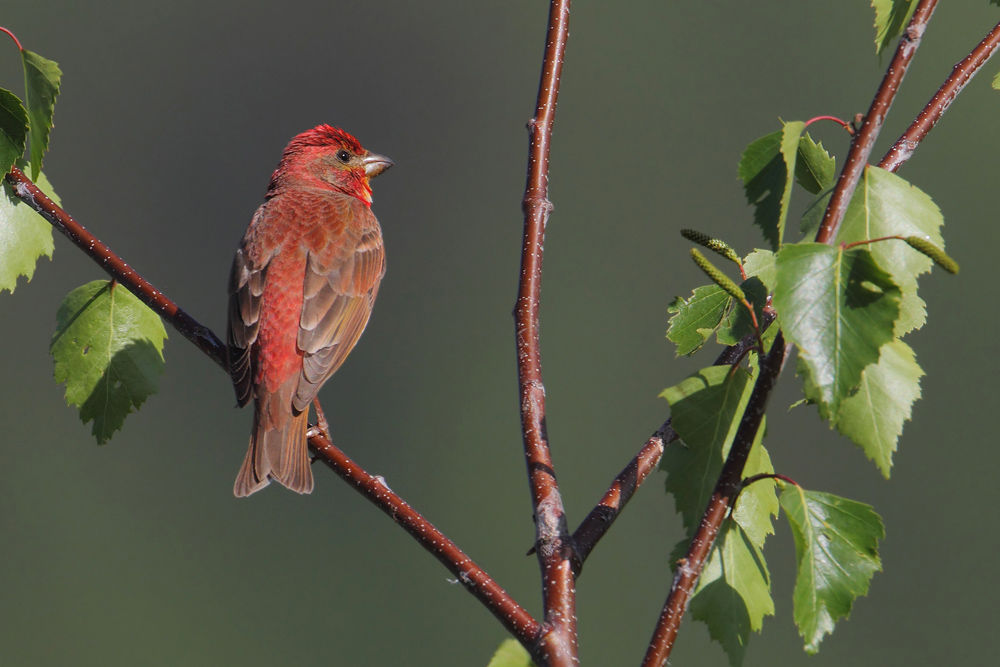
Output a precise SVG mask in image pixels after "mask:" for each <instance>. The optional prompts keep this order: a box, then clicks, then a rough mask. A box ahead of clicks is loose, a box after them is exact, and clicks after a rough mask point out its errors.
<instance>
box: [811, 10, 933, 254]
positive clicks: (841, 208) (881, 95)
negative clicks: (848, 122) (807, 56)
mask: <svg viewBox="0 0 1000 667" xmlns="http://www.w3.org/2000/svg"><path fill="white" fill-rule="evenodd" d="M936 6H937V0H920V4H919V5H917V9H916V10H915V11H914V12H913V18H912V19H910V24H909V25H908V26H907V27H906V30H905V31H904V32H903V36H902V37H901V38H900V40H899V46H898V47H896V53H895V54H894V55H893V56H892V62H890V63H889V69H888V70H886V73H885V76H884V77H883V78H882V84H881V85H880V86H879V88H878V91H877V92H876V93H875V98H874V99H873V100H872V105H871V108H869V109H868V115H866V116H865V120H864V123H862V125H861V129H860V130H859V131H858V132H857V133H856V134H855V135H854V138H853V139H852V140H851V149H850V151H848V153H847V161H846V162H845V163H844V169H843V171H841V172H840V178H839V180H838V181H837V185H836V187H835V188H834V189H833V195H832V196H831V197H830V203H829V204H828V205H827V207H826V213H824V214H823V222H822V223H821V224H820V227H819V232H818V233H817V234H816V242H817V243H826V244H830V243H832V242H833V239H835V238H837V231H838V230H839V229H840V223H841V221H842V220H843V219H844V214H845V213H846V212H847V205H848V204H849V203H850V201H851V196H852V195H853V194H854V190H855V189H856V188H857V187H858V181H859V180H861V174H862V173H864V170H865V167H866V166H867V165H868V157H869V156H870V155H871V152H872V147H874V145H875V140H876V139H877V138H878V133H879V131H880V130H881V129H882V123H883V121H884V120H885V116H886V114H887V113H889V107H890V106H892V101H893V99H895V97H896V92H897V91H898V90H899V85H900V84H901V83H902V81H903V76H905V75H906V69H907V68H908V67H909V66H910V62H911V61H912V60H913V56H914V54H915V53H916V52H917V47H918V46H920V39H921V38H922V37H923V35H924V30H925V29H926V28H927V22H928V21H930V19H931V14H933V13H934V8H935V7H936Z"/></svg>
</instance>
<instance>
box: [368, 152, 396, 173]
mask: <svg viewBox="0 0 1000 667" xmlns="http://www.w3.org/2000/svg"><path fill="white" fill-rule="evenodd" d="M361 164H363V165H364V167H365V176H367V177H368V178H375V177H376V176H378V175H379V174H381V173H382V172H383V171H385V170H386V169H388V168H389V167H391V166H392V165H393V164H395V163H394V162H393V161H392V160H390V159H389V158H387V157H385V156H384V155H376V154H375V153H369V154H368V155H366V156H365V158H364V159H363V160H362V161H361Z"/></svg>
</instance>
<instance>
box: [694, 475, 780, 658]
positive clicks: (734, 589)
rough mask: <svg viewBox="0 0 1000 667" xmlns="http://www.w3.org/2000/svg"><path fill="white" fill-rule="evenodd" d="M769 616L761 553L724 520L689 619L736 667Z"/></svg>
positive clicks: (767, 578)
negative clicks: (700, 625)
mask: <svg viewBox="0 0 1000 667" xmlns="http://www.w3.org/2000/svg"><path fill="white" fill-rule="evenodd" d="M772 495H774V494H773V492H772ZM776 503H777V501H776ZM773 615H774V601H773V600H772V599H771V578H770V575H769V574H768V571H767V563H766V562H765V561H764V554H763V553H762V552H761V550H760V548H759V547H758V546H757V545H756V544H754V542H753V540H751V539H750V538H749V536H748V535H747V534H746V532H744V531H743V529H742V528H740V526H739V525H738V524H736V523H733V522H732V521H726V522H725V523H724V524H723V526H722V529H721V530H720V531H719V536H718V538H716V541H715V545H714V546H713V548H712V553H711V555H710V556H709V558H708V562H706V563H705V569H704V570H703V571H702V575H701V578H700V579H699V580H698V588H697V589H696V590H695V592H694V595H693V596H692V598H691V616H692V617H693V618H694V619H695V620H698V621H702V622H703V623H705V624H706V625H708V631H709V634H710V635H711V636H712V639H714V640H715V641H717V642H719V643H720V644H721V645H722V648H723V650H725V652H726V654H727V655H728V656H729V663H730V664H731V665H733V667H739V665H741V664H742V663H743V656H744V654H745V653H746V647H747V643H748V642H749V640H750V631H751V630H753V631H755V632H760V630H761V627H763V625H764V617H765V616H773Z"/></svg>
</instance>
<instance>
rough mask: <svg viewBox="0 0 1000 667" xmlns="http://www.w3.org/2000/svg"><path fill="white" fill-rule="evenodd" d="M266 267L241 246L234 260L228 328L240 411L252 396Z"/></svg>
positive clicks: (259, 212)
mask: <svg viewBox="0 0 1000 667" xmlns="http://www.w3.org/2000/svg"><path fill="white" fill-rule="evenodd" d="M264 212H265V208H264V206H261V207H260V208H259V209H257V212H256V213H255V214H254V219H253V222H251V223H250V225H251V227H253V226H254V225H256V224H257V222H258V219H259V218H260V217H261V216H263V215H264V214H265V213H264ZM266 277H267V264H266V263H264V264H260V265H256V266H255V265H254V262H253V261H252V260H251V258H250V257H248V256H247V255H246V254H245V253H244V250H243V247H242V246H241V247H240V249H239V250H237V251H236V257H235V258H233V269H232V272H231V273H230V274H229V324H228V327H227V331H226V341H227V343H228V350H227V353H228V354H227V356H228V359H229V374H230V375H231V376H232V379H233V386H234V387H235V389H236V400H237V402H238V403H239V405H240V407H243V406H244V405H246V404H247V403H248V402H249V401H250V399H251V398H252V396H253V393H252V382H253V368H252V363H251V350H252V348H253V344H254V342H256V340H257V331H258V329H259V328H260V307H261V296H262V295H263V294H264V280H265V278H266Z"/></svg>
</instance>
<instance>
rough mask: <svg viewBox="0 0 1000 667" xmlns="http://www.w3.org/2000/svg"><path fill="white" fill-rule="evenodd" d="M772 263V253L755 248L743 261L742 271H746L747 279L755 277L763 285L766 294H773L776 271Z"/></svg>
mask: <svg viewBox="0 0 1000 667" xmlns="http://www.w3.org/2000/svg"><path fill="white" fill-rule="evenodd" d="M774 262H775V260H774V253H773V252H771V251H770V250H761V249H760V248H756V249H755V250H754V251H753V252H752V253H750V254H749V255H747V256H746V259H744V260H743V270H744V271H746V274H747V277H748V278H749V277H750V276H756V277H757V278H759V279H760V281H761V282H762V283H764V286H765V287H766V288H767V291H768V292H773V291H774V283H775V281H776V279H777V277H778V269H777V267H776V265H775V263H774Z"/></svg>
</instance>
